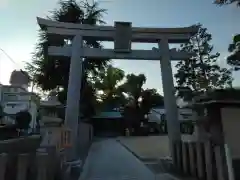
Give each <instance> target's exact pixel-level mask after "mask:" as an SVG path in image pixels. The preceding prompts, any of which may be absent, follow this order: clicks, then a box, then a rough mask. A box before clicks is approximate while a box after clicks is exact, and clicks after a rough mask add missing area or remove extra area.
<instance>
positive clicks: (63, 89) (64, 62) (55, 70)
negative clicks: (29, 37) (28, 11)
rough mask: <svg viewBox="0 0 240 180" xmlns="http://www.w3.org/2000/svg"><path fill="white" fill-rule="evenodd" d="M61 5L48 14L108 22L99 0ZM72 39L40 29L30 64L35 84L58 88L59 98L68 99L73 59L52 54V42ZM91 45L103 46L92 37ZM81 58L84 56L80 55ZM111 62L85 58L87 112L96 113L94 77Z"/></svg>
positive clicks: (88, 43) (69, 1)
mask: <svg viewBox="0 0 240 180" xmlns="http://www.w3.org/2000/svg"><path fill="white" fill-rule="evenodd" d="M59 5H60V7H59V8H58V9H55V10H54V11H52V12H51V14H50V16H49V17H48V18H49V19H51V20H54V21H60V22H71V23H80V24H90V25H96V24H101V23H104V21H103V20H102V15H103V13H104V12H105V10H104V9H100V8H98V4H97V3H94V4H93V5H89V4H87V3H84V2H83V1H80V2H77V1H76V0H67V1H60V2H59ZM71 41H72V40H71V39H66V38H62V37H60V36H56V35H51V36H47V34H46V32H45V30H40V31H39V40H38V43H37V46H36V50H35V52H34V55H33V59H32V62H31V63H29V64H27V67H26V69H27V71H28V73H29V74H30V75H31V78H32V80H33V81H34V82H35V84H36V85H37V86H38V87H40V88H41V89H42V90H43V91H51V90H55V91H57V93H58V97H59V100H60V101H61V102H62V103H65V102H66V98H67V97H66V95H67V88H68V77H69V67H70V59H69V58H66V57H53V56H48V54H47V47H48V45H55V46H64V45H70V44H71ZM84 43H85V45H86V46H88V47H94V48H101V47H102V46H101V44H100V42H98V41H96V40H95V39H92V38H89V39H87V40H86V41H85V42H84ZM79 60H80V58H79ZM109 62H110V60H109V59H90V58H87V59H85V60H84V61H83V74H82V89H81V92H79V93H81V94H82V95H81V97H82V99H81V111H82V113H83V114H92V113H93V111H92V109H93V106H94V103H95V102H94V100H95V99H96V98H95V89H94V88H93V86H92V84H93V83H92V80H93V79H91V77H94V76H97V75H98V74H99V72H100V71H101V70H102V69H104V68H105V67H106V65H107V64H108V63H109Z"/></svg>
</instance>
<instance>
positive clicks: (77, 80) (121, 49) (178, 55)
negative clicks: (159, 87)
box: [37, 18, 198, 162]
mask: <svg viewBox="0 0 240 180" xmlns="http://www.w3.org/2000/svg"><path fill="white" fill-rule="evenodd" d="M37 20H38V24H39V25H40V27H41V28H45V29H46V30H47V33H48V34H50V35H52V34H54V35H59V36H63V37H68V38H71V39H72V44H71V45H69V46H62V47H56V46H49V47H48V53H49V55H50V56H68V57H71V65H70V74H69V82H68V93H67V106H66V107H67V108H66V117H65V122H66V125H67V126H68V127H69V128H70V129H71V130H72V137H71V142H72V144H73V145H74V144H75V142H76V139H77V131H78V115H79V106H80V104H79V99H80V98H81V97H80V94H79V93H78V92H80V89H81V79H82V78H81V74H82V62H83V58H109V59H131V60H135V59H144V60H156V61H159V62H160V67H161V75H162V84H163V92H164V104H165V109H166V119H167V127H168V136H169V140H170V144H172V142H174V141H178V140H180V138H181V134H180V126H179V122H178V110H177V105H176V98H175V94H174V93H175V88H174V84H173V75H172V68H171V61H176V60H184V59H188V58H190V57H191V56H192V54H189V53H187V52H183V51H177V50H176V49H170V48H169V44H170V43H174V44H179V43H185V42H188V40H189V38H190V37H191V36H192V35H193V34H195V33H196V32H197V30H198V29H197V28H195V27H183V28H140V27H132V25H131V23H129V22H115V25H114V26H91V25H84V24H73V23H63V22H55V21H51V20H46V19H41V18H37ZM87 37H93V38H94V39H96V40H99V41H113V42H114V49H98V48H88V47H84V46H83V41H84V40H85V39H86V38H87ZM132 42H142V43H158V48H154V49H153V50H132V49H131V43H132ZM133 63H134V61H133ZM76 92H77V93H76ZM80 138H81V137H80ZM170 148H171V151H172V152H171V153H172V158H173V162H175V156H174V154H175V153H173V148H172V145H171V147H170ZM68 155H69V157H68V158H69V160H73V159H75V158H76V157H75V148H74V147H73V148H72V149H71V152H70V153H69V154H68Z"/></svg>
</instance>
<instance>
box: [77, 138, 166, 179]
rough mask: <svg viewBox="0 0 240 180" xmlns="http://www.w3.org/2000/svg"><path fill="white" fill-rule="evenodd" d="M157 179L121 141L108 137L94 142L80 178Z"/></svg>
mask: <svg viewBox="0 0 240 180" xmlns="http://www.w3.org/2000/svg"><path fill="white" fill-rule="evenodd" d="M155 179H156V177H155V175H154V174H153V173H152V172H151V171H150V170H149V169H148V168H147V167H146V166H145V165H144V164H143V163H142V162H141V161H140V160H138V159H137V158H136V157H135V156H134V155H132V153H130V152H129V151H128V150H126V149H125V148H124V147H123V146H122V145H121V144H120V143H118V142H117V141H116V140H115V139H106V140H99V141H97V142H94V143H93V145H92V147H91V148H90V151H89V155H88V157H87V159H86V161H85V165H84V167H83V172H82V174H81V177H80V179H79V180H155ZM161 179H162V178H161Z"/></svg>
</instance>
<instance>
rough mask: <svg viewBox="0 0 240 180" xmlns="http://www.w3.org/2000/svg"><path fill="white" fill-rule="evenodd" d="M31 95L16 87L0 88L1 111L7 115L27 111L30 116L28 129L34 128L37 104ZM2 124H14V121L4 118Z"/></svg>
mask: <svg viewBox="0 0 240 180" xmlns="http://www.w3.org/2000/svg"><path fill="white" fill-rule="evenodd" d="M34 96H36V95H34V94H33V93H30V92H28V91H27V90H25V89H24V88H21V87H17V86H9V85H7V86H5V85H2V86H0V97H1V98H0V104H1V105H2V107H3V111H4V112H5V113H7V114H13V115H14V114H16V113H17V112H20V111H22V110H28V111H29V112H30V114H31V116H32V121H31V122H30V128H34V127H35V126H36V117H37V109H38V106H37V102H36V97H34ZM2 123H11V124H12V123H14V119H13V118H11V117H7V116H6V117H4V118H3V120H2Z"/></svg>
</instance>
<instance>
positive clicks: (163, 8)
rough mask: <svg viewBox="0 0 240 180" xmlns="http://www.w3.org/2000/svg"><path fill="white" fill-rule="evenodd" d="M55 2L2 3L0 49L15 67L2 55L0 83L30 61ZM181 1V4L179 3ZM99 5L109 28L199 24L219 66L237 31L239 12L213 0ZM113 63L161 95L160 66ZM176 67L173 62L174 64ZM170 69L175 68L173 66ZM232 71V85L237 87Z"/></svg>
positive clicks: (129, 0)
mask: <svg viewBox="0 0 240 180" xmlns="http://www.w3.org/2000/svg"><path fill="white" fill-rule="evenodd" d="M57 2H58V0H22V1H19V0H0V48H2V49H4V50H5V51H6V52H7V53H8V54H9V55H10V56H11V57H12V58H13V59H14V61H16V62H17V65H16V64H13V63H12V62H11V61H10V60H9V59H8V58H7V57H6V56H5V55H4V54H3V53H1V52H0V82H1V83H3V84H8V80H9V76H10V73H11V71H12V70H13V69H16V68H23V67H24V62H26V61H29V60H30V59H31V53H32V52H33V49H34V46H35V44H36V42H37V37H38V36H37V30H38V29H39V28H38V25H37V23H36V17H37V16H39V17H46V16H47V15H48V14H49V11H51V10H53V9H54V8H56V7H57ZM180 2H181V3H180ZM100 7H102V8H105V9H107V10H108V12H107V14H105V15H104V19H105V21H106V22H107V24H108V25H113V24H114V21H128V22H132V25H133V26H143V27H148V26H150V27H182V26H189V25H192V24H194V23H202V24H203V25H204V27H207V28H208V31H209V32H210V33H212V35H213V41H212V43H213V44H214V45H215V51H218V52H220V53H221V54H222V55H221V59H220V60H219V62H218V63H219V64H221V65H222V66H226V63H225V57H226V56H227V55H228V52H227V47H228V44H229V43H230V42H231V38H232V36H233V35H234V34H236V33H239V30H240V21H239V17H240V9H239V8H237V7H235V6H233V5H232V6H224V7H217V6H216V5H214V4H212V0H182V1H179V0H106V1H102V2H100ZM153 46H155V45H154V44H153V45H146V44H143V45H133V48H137V49H139V48H143V49H152V47H153ZM114 64H115V65H116V66H118V67H120V68H122V69H124V70H125V71H126V72H127V73H136V74H138V73H144V74H146V76H147V83H146V85H145V87H147V88H157V89H158V90H159V91H160V92H161V91H162V88H161V87H162V84H161V72H160V62H157V61H133V60H132V61H130V60H117V61H114ZM173 66H174V64H173ZM173 71H175V69H174V68H173ZM238 75H239V73H234V78H235V81H234V85H235V86H239V85H240V79H239V80H238V79H237V76H238Z"/></svg>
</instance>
